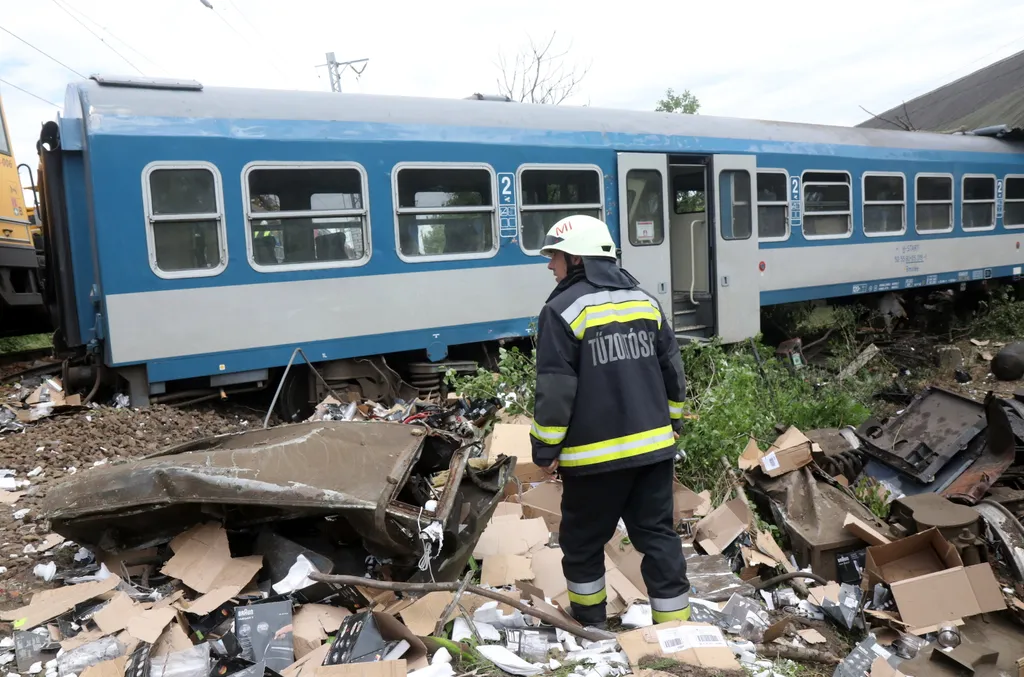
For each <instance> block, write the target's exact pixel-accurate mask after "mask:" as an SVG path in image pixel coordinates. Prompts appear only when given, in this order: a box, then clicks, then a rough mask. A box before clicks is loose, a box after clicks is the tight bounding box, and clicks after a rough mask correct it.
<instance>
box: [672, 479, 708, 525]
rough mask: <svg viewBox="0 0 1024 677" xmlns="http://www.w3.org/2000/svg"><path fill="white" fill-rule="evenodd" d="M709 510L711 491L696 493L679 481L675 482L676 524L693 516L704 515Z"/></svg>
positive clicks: (673, 515)
mask: <svg viewBox="0 0 1024 677" xmlns="http://www.w3.org/2000/svg"><path fill="white" fill-rule="evenodd" d="M705 494H706V496H705ZM709 512H711V493H710V492H707V491H705V492H702V493H699V494H695V493H694V492H693V491H692V490H690V488H689V487H686V486H684V485H682V484H680V483H679V482H675V483H673V485H672V519H673V521H674V522H675V523H676V524H679V522H681V521H682V520H684V519H689V518H691V517H703V516H704V515H707V514H708V513H709Z"/></svg>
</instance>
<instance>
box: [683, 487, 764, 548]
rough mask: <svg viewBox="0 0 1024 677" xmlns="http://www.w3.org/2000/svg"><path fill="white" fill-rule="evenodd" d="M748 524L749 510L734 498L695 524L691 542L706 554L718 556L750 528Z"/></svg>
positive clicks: (749, 520) (744, 504)
mask: <svg viewBox="0 0 1024 677" xmlns="http://www.w3.org/2000/svg"><path fill="white" fill-rule="evenodd" d="M750 522H751V514H750V508H748V507H747V504H746V503H744V502H743V501H742V500H741V499H738V498H734V499H733V500H731V501H729V502H728V503H723V504H722V505H720V506H718V508H716V509H715V511H714V512H712V513H711V514H710V515H708V516H707V517H705V518H704V519H702V520H701V521H699V522H697V526H696V527H694V534H693V541H694V543H696V544H698V545H699V546H700V547H701V548H703V549H704V552H706V553H707V554H709V555H718V554H720V553H721V552H722V551H723V550H725V549H726V548H728V547H729V546H730V545H731V544H732V542H733V541H735V540H736V538H737V537H738V536H739V535H740V534H742V533H743V532H744V531H746V530H747V528H749V527H750Z"/></svg>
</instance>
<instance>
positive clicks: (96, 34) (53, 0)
mask: <svg viewBox="0 0 1024 677" xmlns="http://www.w3.org/2000/svg"><path fill="white" fill-rule="evenodd" d="M51 2H53V4H55V5H57V7H59V8H60V9H61V10H62V11H63V12H64V13H65V14H67V15H68V16H69V17H71V18H72V19H74V20H75V22H76V23H78V25H79V26H81V27H82V28H84V29H85V30H87V31H89V33H90V34H91V35H92V36H93V37H94V38H96V39H97V40H99V41H100V42H102V43H103V44H104V45H105V46H106V48H107V49H109V50H110V51H111V52H113V53H114V54H116V55H117V56H119V57H120V58H121V60H122V61H124V62H125V63H126V64H128V65H129V66H131V67H132V68H134V69H135V70H136V71H138V73H139V75H145V73H143V72H142V69H141V68H139V67H138V66H136V65H135V64H134V63H132V62H131V61H130V60H129V59H128V57H126V56H125V55H124V54H122V53H121V52H119V51H117V50H116V49H114V46H113V45H111V44H110V43H109V42H107V41H106V40H104V39H103V37H102V36H101V35H99V34H98V33H96V31H94V30H93V29H91V28H89V27H88V26H86V25H85V24H84V23H83V22H82V20H81V19H79V18H78V17H77V16H75V15H74V14H72V13H71V12H70V11H69V10H68V8H67V7H65V6H64V5H62V4H61V3H59V2H58V1H57V0H51Z"/></svg>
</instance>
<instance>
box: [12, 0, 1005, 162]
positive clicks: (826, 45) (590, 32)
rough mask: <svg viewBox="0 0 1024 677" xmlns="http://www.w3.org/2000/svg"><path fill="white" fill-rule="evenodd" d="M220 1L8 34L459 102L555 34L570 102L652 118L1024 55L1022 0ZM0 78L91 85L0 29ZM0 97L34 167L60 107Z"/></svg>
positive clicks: (825, 104) (886, 88)
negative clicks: (686, 107)
mask: <svg viewBox="0 0 1024 677" xmlns="http://www.w3.org/2000/svg"><path fill="white" fill-rule="evenodd" d="M208 1H209V2H210V3H211V4H212V5H213V8H212V9H210V8H207V7H206V6H204V4H203V3H202V2H201V0H145V2H140V1H139V0H31V1H30V2H23V3H18V4H17V11H16V12H4V13H0V27H2V28H4V29H7V30H8V31H10V32H11V33H14V34H15V35H17V36H19V37H21V38H24V39H25V40H27V41H28V42H29V43H31V44H32V45H34V46H35V47H36V48H38V49H39V50H42V51H43V52H46V53H47V54H49V55H50V56H52V57H54V58H55V59H57V60H59V61H60V62H62V63H63V64H66V66H68V67H69V68H70V69H73V70H75V71H77V72H79V73H82V74H84V75H86V76H88V75H90V74H92V73H96V72H102V73H108V74H109V73H117V74H124V73H128V74H135V73H137V72H138V71H141V72H143V73H144V74H146V75H154V76H164V77H167V76H174V77H182V78H194V79H197V80H199V81H201V82H202V83H203V84H205V85H231V86H259V87H270V88H280V89H312V90H329V89H330V85H329V81H328V79H327V74H326V71H325V69H323V68H320V69H317V68H315V66H316V65H317V64H321V63H323V62H324V53H325V52H327V51H334V52H336V54H337V57H338V59H339V60H346V59H357V58H369V59H370V61H369V63H368V65H367V67H366V70H365V72H364V73H363V75H362V77H361V78H360V79H358V80H357V79H356V78H355V77H354V75H353V74H352V73H351V72H348V73H346V74H345V76H344V78H343V84H344V89H345V91H349V92H363V93H387V94H409V95H427V96H440V97H460V98H461V97H465V96H468V95H470V94H472V93H474V92H483V93H493V92H495V91H496V89H497V87H496V84H495V79H496V76H497V74H498V68H497V66H496V63H497V61H498V55H499V54H500V53H505V54H508V55H514V53H515V52H516V51H517V50H518V49H520V48H521V47H523V46H524V45H525V44H526V42H527V40H528V36H534V38H535V39H544V38H546V37H547V36H549V35H550V34H551V32H552V31H555V32H556V44H557V46H558V47H559V48H560V49H566V48H569V49H570V51H569V55H568V57H567V58H568V60H569V61H568V65H569V66H572V65H574V64H576V65H579V66H580V67H584V66H586V67H589V70H588V72H587V74H586V76H585V78H584V79H583V81H582V83H581V86H580V89H579V94H578V95H577V96H576V97H574V98H573V99H572V100H571V101H570V102H568V103H589V104H590V105H593V106H602V107H617V108H629V109H641V110H643V109H651V108H653V107H654V105H655V103H656V102H657V100H658V99H659V98H660V97H661V95H662V94H663V93H664V91H665V89H666V88H667V87H673V88H675V89H677V90H681V89H685V88H689V89H690V90H691V91H693V92H694V93H695V94H696V95H697V96H698V97H699V99H700V101H701V104H702V108H701V113H702V114H707V115H726V116H737V117H753V118H762V119H777V120H791V121H802V122H814V123H824V124H840V125H844V124H855V123H857V122H860V121H861V120H863V119H864V118H865V117H866V114H865V113H864V112H863V111H862V110H861V108H860V107H861V106H863V107H864V108H867V109H868V110H871V111H874V112H881V111H883V110H885V109H887V108H889V107H891V106H894V105H897V104H899V103H900V101H902V100H904V99H910V98H913V97H914V96H916V95H919V94H922V93H924V92H926V91H928V90H930V89H932V88H934V87H936V86H938V85H941V84H943V83H945V82H948V81H950V80H952V79H955V78H957V77H960V76H962V75H965V74H967V73H969V72H971V71H973V70H976V69H978V68H980V67H982V66H985V65H987V64H989V63H992V62H994V61H997V60H999V59H1001V58H1004V57H1006V56H1008V55H1010V54H1013V53H1014V52H1017V51H1019V50H1021V49H1024V31H1022V30H1021V27H1022V26H1024V3H1020V2H1018V1H1017V0H987V1H986V2H984V3H981V2H977V1H975V2H964V1H961V2H957V1H954V0H928V2H925V1H924V0H881V1H880V0H859V1H858V2H856V3H849V2H843V3H840V2H822V1H821V0H817V1H813V2H812V1H804V0H789V1H788V2H781V1H776V2H763V1H758V0H719V1H718V2H715V3H710V2H695V1H694V0H661V1H660V2H655V1H651V0H630V1H629V2H614V3H613V2H611V1H610V0H608V2H605V3H603V4H602V3H598V2H593V1H590V2H582V1H577V0H561V1H555V0H516V2H493V3H490V2H481V1H480V0H467V1H463V0H433V1H432V2H414V1H412V0H392V1H386V0H379V1H378V2H377V3H376V4H374V3H372V2H366V1H363V2H354V1H352V0H287V1H284V0H208ZM83 24H84V25H83ZM87 28H88V30H87ZM90 30H91V31H92V33H90ZM93 33H95V35H93ZM97 36H98V37H97ZM100 38H102V40H103V41H101V39H100ZM104 41H105V42H104ZM108 46H109V47H108ZM110 47H112V48H113V49H116V50H117V51H118V52H120V54H121V55H123V57H124V58H123V59H122V58H121V57H120V56H118V55H117V54H115V53H114V51H112V50H111V49H110ZM127 62H131V64H133V65H129V63H127ZM136 69H138V70H136ZM0 78H2V79H3V80H6V81H7V83H11V84H13V85H17V86H18V87H22V88H24V89H26V90H28V91H30V92H32V94H34V95H36V96H38V97H40V98H41V99H45V100H47V101H51V102H53V103H61V102H62V101H63V91H64V87H65V86H66V85H67V83H68V82H69V81H72V80H74V79H76V78H77V76H76V75H75V74H74V73H72V72H71V71H70V70H68V68H65V67H63V66H61V65H58V64H57V63H55V62H54V61H52V60H51V59H48V58H47V57H46V56H44V55H43V54H41V53H40V52H39V51H36V50H34V49H32V48H31V47H29V46H28V45H26V44H24V43H23V42H20V41H18V40H16V39H15V38H14V37H12V36H11V35H10V34H9V33H6V32H3V31H0ZM0 96H2V97H3V101H4V105H5V108H6V111H7V117H8V126H9V128H10V130H9V131H10V134H11V136H12V137H13V145H14V150H15V153H16V157H17V159H18V161H19V162H28V163H29V164H32V165H34V164H35V162H36V155H35V149H34V144H35V139H36V138H37V136H38V130H39V126H40V124H41V122H42V121H45V120H48V119H53V118H54V116H55V115H56V113H57V111H58V109H57V108H56V107H55V106H52V105H49V104H47V103H43V102H42V101H40V100H38V99H36V98H33V97H32V96H29V95H27V94H24V93H22V92H20V91H17V90H16V89H14V88H13V87H12V86H10V84H6V83H4V82H0Z"/></svg>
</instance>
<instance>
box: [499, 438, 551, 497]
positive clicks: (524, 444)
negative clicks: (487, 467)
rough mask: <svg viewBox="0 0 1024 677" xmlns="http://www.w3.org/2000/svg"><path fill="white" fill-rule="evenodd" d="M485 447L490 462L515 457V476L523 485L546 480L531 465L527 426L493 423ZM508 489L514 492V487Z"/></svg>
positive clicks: (530, 448)
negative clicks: (502, 457)
mask: <svg viewBox="0 0 1024 677" xmlns="http://www.w3.org/2000/svg"><path fill="white" fill-rule="evenodd" d="M486 445H487V458H488V460H490V461H492V462H493V461H497V459H498V458H499V457H501V456H513V457H515V459H516V469H515V474H516V477H518V478H519V481H520V482H522V483H523V484H524V485H529V484H533V483H535V482H543V481H544V480H546V479H548V474H547V473H546V472H544V470H543V469H541V468H539V467H537V466H536V465H534V463H533V451H532V447H531V445H530V425H529V424H526V423H495V424H494V432H492V433H491V436H490V437H489V438H488V441H487V442H486ZM509 489H510V492H511V493H514V492H515V486H514V485H510V487H509ZM524 490H525V487H524ZM511 493H510V494H509V495H511Z"/></svg>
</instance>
